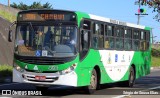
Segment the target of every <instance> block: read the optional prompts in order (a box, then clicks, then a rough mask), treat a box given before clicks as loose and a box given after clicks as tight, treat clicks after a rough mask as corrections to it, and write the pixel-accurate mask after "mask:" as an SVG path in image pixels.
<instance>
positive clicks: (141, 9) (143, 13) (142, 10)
mask: <svg viewBox="0 0 160 98" xmlns="http://www.w3.org/2000/svg"><path fill="white" fill-rule="evenodd" d="M135 15H148V14H146V9H144V8H140V9H138V14H135Z"/></svg>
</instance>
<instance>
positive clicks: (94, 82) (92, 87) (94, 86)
mask: <svg viewBox="0 0 160 98" xmlns="http://www.w3.org/2000/svg"><path fill="white" fill-rule="evenodd" d="M97 83H98V81H97V72H96V70H95V69H93V70H92V74H91V79H90V85H89V86H87V89H86V90H87V93H88V94H93V93H94V92H95V91H96V89H97Z"/></svg>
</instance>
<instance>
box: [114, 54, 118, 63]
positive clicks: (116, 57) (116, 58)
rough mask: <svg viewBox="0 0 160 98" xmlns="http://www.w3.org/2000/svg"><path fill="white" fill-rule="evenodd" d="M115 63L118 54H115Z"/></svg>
mask: <svg viewBox="0 0 160 98" xmlns="http://www.w3.org/2000/svg"><path fill="white" fill-rule="evenodd" d="M115 62H118V54H115Z"/></svg>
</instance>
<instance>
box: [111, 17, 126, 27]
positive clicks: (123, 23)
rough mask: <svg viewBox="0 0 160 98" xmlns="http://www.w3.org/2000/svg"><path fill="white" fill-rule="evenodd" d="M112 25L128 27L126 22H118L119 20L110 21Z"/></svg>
mask: <svg viewBox="0 0 160 98" xmlns="http://www.w3.org/2000/svg"><path fill="white" fill-rule="evenodd" d="M110 23H113V24H118V25H124V26H126V25H127V23H126V22H122V21H118V20H112V19H110Z"/></svg>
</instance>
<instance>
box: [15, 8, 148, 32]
mask: <svg viewBox="0 0 160 98" xmlns="http://www.w3.org/2000/svg"><path fill="white" fill-rule="evenodd" d="M41 11H44V12H45V11H65V12H74V13H76V14H77V15H78V18H79V19H78V20H79V23H80V20H81V19H82V18H88V19H93V20H98V21H103V22H108V23H113V24H119V25H123V26H128V27H134V28H138V29H145V30H151V28H150V27H146V26H142V25H137V24H133V23H128V22H123V21H119V20H113V19H111V18H105V17H101V16H97V15H93V14H87V13H84V12H80V11H70V10H61V9H53V10H50V9H34V10H24V11H20V12H19V13H18V14H20V13H26V12H41Z"/></svg>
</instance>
